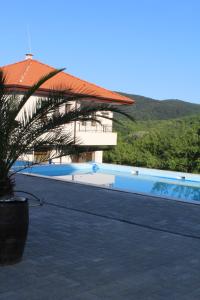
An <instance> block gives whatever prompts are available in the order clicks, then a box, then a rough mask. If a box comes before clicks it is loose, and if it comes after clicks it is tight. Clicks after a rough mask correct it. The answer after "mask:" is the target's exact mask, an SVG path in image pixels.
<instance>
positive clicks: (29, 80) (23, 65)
mask: <svg viewBox="0 0 200 300" xmlns="http://www.w3.org/2000/svg"><path fill="white" fill-rule="evenodd" d="M1 69H3V71H4V72H5V74H6V84H7V86H8V87H10V88H13V89H19V88H21V89H27V88H28V87H30V86H31V85H33V84H34V83H35V82H37V81H38V80H39V79H40V78H41V77H42V76H44V75H46V74H48V73H49V72H51V71H53V70H55V68H53V67H50V66H48V65H46V64H43V63H41V62H39V61H37V60H35V59H26V60H23V61H20V62H17V63H14V64H11V65H7V66H3V67H2V68H1ZM56 88H62V89H66V90H69V89H70V90H71V92H75V93H87V94H89V95H96V96H99V97H101V98H102V99H104V100H106V101H112V102H116V103H117V102H118V103H121V104H132V103H134V101H133V100H132V99H130V98H128V97H125V96H122V95H120V94H117V93H114V92H111V91H109V90H106V89H104V88H101V87H99V86H97V85H95V84H92V83H89V82H87V81H84V80H81V79H79V78H77V77H74V76H72V75H70V74H67V73H65V72H60V73H58V74H57V75H55V76H54V77H53V78H51V79H49V80H48V81H47V82H45V83H44V84H43V85H42V86H41V88H40V89H39V90H40V91H49V90H51V89H56Z"/></svg>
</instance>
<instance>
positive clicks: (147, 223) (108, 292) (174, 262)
mask: <svg viewBox="0 0 200 300" xmlns="http://www.w3.org/2000/svg"><path fill="white" fill-rule="evenodd" d="M17 189H24V190H26V191H30V192H33V193H35V194H36V195H38V196H40V197H42V198H44V199H45V201H46V202H47V203H46V204H45V205H44V206H43V207H37V208H31V209H30V228H29V237H28V241H27V245H26V250H25V253H24V259H23V261H22V262H21V263H20V264H18V265H15V266H9V267H3V268H1V270H0V300H9V299H12V300H33V299H34V300H51V299H53V300H54V299H55V300H61V299H64V300H66V299H67V300H99V299H105V300H106V299H113V300H118V299H123V300H129V299H131V300H132V299H134V300H143V299H144V300H151V299H152V300H157V299H159V300H162V299H167V300H172V299H174V300H179V299H180V300H185V299H187V300H193V299H197V300H199V299H200V205H193V204H187V203H181V202H175V201H170V200H164V199H156V198H153V197H146V196H140V195H135V194H131V193H124V192H116V191H111V190H105V189H100V188H98V187H89V186H86V185H79V184H73V183H66V182H60V181H55V180H51V179H41V178H36V177H28V176H25V175H18V176H17Z"/></svg>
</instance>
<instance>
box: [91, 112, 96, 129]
mask: <svg viewBox="0 0 200 300" xmlns="http://www.w3.org/2000/svg"><path fill="white" fill-rule="evenodd" d="M91 117H92V118H94V119H95V118H96V114H95V113H92V115H91ZM91 125H92V126H96V121H95V120H92V121H91Z"/></svg>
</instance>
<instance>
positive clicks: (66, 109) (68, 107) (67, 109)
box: [65, 103, 71, 114]
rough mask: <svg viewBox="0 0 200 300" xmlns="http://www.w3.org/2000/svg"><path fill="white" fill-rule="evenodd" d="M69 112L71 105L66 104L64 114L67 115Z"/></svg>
mask: <svg viewBox="0 0 200 300" xmlns="http://www.w3.org/2000/svg"><path fill="white" fill-rule="evenodd" d="M70 110H71V104H69V103H66V104H65V113H66V114H67V113H68V112H69V111H70Z"/></svg>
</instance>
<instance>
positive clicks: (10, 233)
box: [0, 69, 127, 265]
mask: <svg viewBox="0 0 200 300" xmlns="http://www.w3.org/2000/svg"><path fill="white" fill-rule="evenodd" d="M62 70H63V69H62ZM62 70H55V71H53V72H51V73H49V74H47V75H46V76H44V77H43V78H41V79H40V80H39V81H38V82H37V83H36V84H34V85H33V86H32V87H31V88H29V89H28V91H27V92H25V93H24V94H23V96H19V95H17V94H13V93H11V92H10V91H9V89H8V88H7V86H6V77H5V75H4V73H3V71H0V265H7V264H14V263H17V262H19V261H20V260H21V259H22V255H23V251H24V246H25V242H26V237H27V232H28V222H29V215H28V201H27V199H26V198H22V197H17V196H16V195H15V191H14V186H15V181H14V176H13V172H12V167H13V165H14V164H15V162H16V161H17V159H18V158H19V157H20V156H21V155H23V154H24V153H26V152H28V151H30V149H35V148H37V149H44V148H45V149H48V151H47V152H46V153H47V155H46V157H45V158H44V157H43V159H41V160H40V161H37V163H40V162H42V161H43V160H49V159H53V158H58V157H61V156H63V155H69V154H71V153H76V152H77V151H80V150H78V148H77V147H75V144H74V139H73V137H72V135H71V134H70V133H63V130H62V128H63V125H64V124H66V123H70V122H74V121H77V120H81V121H87V120H90V121H91V120H94V121H96V122H100V121H99V119H98V114H97V112H99V111H113V112H118V113H122V114H124V115H127V114H126V113H125V112H122V111H121V109H119V108H117V107H114V106H112V105H110V104H98V105H92V104H91V102H90V105H84V106H80V107H75V108H74V109H72V110H70V111H67V112H64V113H59V108H60V107H61V106H62V105H63V104H66V103H67V102H71V101H79V100H81V99H82V100H83V99H86V98H87V100H90V99H93V98H96V99H97V100H101V98H100V97H98V96H97V95H94V96H91V95H90V96H89V95H88V94H87V93H78V94H75V93H71V91H70V90H69V91H67V92H66V91H61V90H58V91H53V90H52V92H51V93H50V94H49V95H48V96H46V97H45V98H44V97H42V98H37V100H35V101H34V102H33V103H31V102H30V97H31V96H32V95H34V94H35V93H36V92H37V90H38V89H39V88H40V86H41V85H42V84H43V83H44V82H46V81H47V80H49V79H50V78H52V77H53V76H55V75H56V74H58V73H59V72H61V71H62ZM28 103H29V105H28V106H27V104H28ZM88 103H89V102H88ZM27 107H28V108H27ZM55 111H56V112H57V113H55ZM95 113H96V114H95ZM104 118H108V117H104ZM55 150H56V151H55ZM27 166H30V163H29V164H28V165H27ZM25 167H26V166H25Z"/></svg>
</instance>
